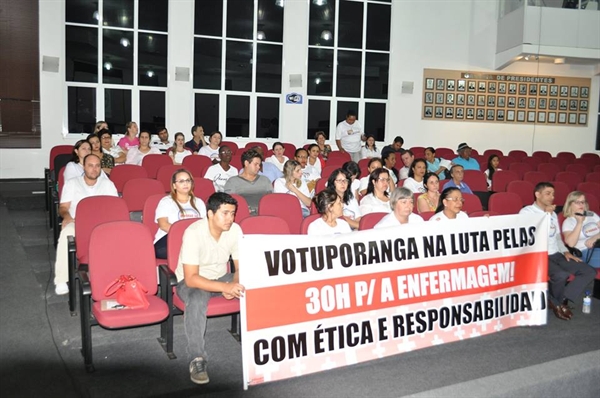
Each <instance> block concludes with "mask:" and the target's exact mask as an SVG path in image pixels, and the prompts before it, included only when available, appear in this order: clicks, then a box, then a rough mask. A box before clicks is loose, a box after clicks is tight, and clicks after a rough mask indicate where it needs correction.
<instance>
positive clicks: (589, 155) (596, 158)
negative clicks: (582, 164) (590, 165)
mask: <svg viewBox="0 0 600 398" xmlns="http://www.w3.org/2000/svg"><path fill="white" fill-rule="evenodd" d="M579 158H580V159H591V160H594V161H595V162H596V163H598V162H600V155H598V154H597V153H582V154H581V156H579Z"/></svg>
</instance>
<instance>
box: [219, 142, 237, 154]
mask: <svg viewBox="0 0 600 398" xmlns="http://www.w3.org/2000/svg"><path fill="white" fill-rule="evenodd" d="M225 145H227V146H228V147H229V149H231V154H232V155H235V154H236V153H237V152H238V150H239V148H238V144H236V143H235V142H233V141H221V145H220V146H225Z"/></svg>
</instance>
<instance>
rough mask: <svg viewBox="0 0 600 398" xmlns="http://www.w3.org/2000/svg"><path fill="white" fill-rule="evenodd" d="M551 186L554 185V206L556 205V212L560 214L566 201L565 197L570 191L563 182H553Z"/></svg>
mask: <svg viewBox="0 0 600 398" xmlns="http://www.w3.org/2000/svg"><path fill="white" fill-rule="evenodd" d="M552 185H554V204H555V205H556V209H557V212H562V208H563V206H564V205H565V202H566V201H567V196H569V193H571V191H574V189H571V187H570V186H569V185H568V184H566V183H565V182H563V181H553V182H552Z"/></svg>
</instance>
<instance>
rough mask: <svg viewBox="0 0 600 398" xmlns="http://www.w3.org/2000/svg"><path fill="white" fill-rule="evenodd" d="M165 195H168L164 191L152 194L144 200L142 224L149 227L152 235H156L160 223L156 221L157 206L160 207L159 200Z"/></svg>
mask: <svg viewBox="0 0 600 398" xmlns="http://www.w3.org/2000/svg"><path fill="white" fill-rule="evenodd" d="M165 196H166V195H165V194H164V193H160V194H155V195H150V196H148V197H147V198H146V201H145V202H144V208H143V210H142V224H144V225H145V226H146V227H147V228H148V230H149V231H150V233H151V234H152V236H155V235H156V231H158V223H157V222H156V221H154V218H155V216H156V208H157V207H158V202H160V201H161V199H162V198H164V197H165Z"/></svg>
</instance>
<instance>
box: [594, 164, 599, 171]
mask: <svg viewBox="0 0 600 398" xmlns="http://www.w3.org/2000/svg"><path fill="white" fill-rule="evenodd" d="M593 172H594V173H597V172H600V164H597V165H596V166H594V169H593Z"/></svg>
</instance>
